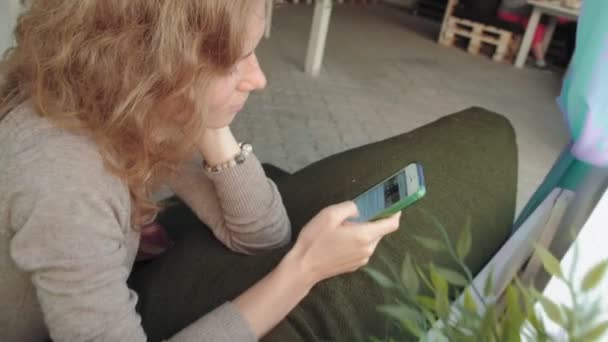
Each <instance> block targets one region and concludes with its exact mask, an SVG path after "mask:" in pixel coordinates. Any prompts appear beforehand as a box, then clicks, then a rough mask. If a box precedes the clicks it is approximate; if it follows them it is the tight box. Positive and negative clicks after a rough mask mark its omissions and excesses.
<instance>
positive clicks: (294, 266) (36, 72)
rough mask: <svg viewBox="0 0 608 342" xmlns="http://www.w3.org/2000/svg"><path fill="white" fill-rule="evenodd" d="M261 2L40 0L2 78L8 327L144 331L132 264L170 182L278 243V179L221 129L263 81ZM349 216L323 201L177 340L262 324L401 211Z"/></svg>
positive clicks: (242, 333) (100, 333)
mask: <svg viewBox="0 0 608 342" xmlns="http://www.w3.org/2000/svg"><path fill="white" fill-rule="evenodd" d="M264 3H265V1H263V0H255V1H252V0H234V1H225V0H205V1H202V0H182V1H168V0H161V1H149V0H85V1H65V0H38V1H33V2H32V4H31V8H30V9H29V10H28V11H27V12H26V13H25V14H24V15H23V16H22V17H21V18H20V20H19V24H18V27H17V29H16V38H17V45H16V47H15V48H14V49H13V50H12V51H10V53H9V54H8V55H7V56H6V57H5V59H4V61H3V72H2V73H3V77H4V80H3V83H2V85H1V88H0V89H1V96H2V98H1V104H0V106H1V113H2V114H1V118H2V119H1V121H0V165H2V174H1V176H0V229H1V232H2V234H1V241H2V246H3V248H2V250H1V251H0V252H1V258H0V260H1V261H0V262H1V267H2V270H3V271H2V273H3V274H2V280H3V281H2V283H1V285H0V293H1V294H2V298H1V300H2V304H3V307H5V308H12V309H9V310H6V309H5V310H2V313H0V328H2V329H1V330H0V339H2V340H6V341H8V340H23V341H30V340H40V339H43V338H45V337H47V336H50V338H52V339H53V340H55V341H77V340H93V341H144V340H146V333H145V332H144V329H143V328H142V325H141V323H140V320H141V319H140V317H139V315H138V313H137V312H136V309H135V305H136V302H137V295H136V294H135V293H134V292H133V291H132V290H130V289H129V287H128V286H127V278H128V276H129V273H130V270H131V268H132V266H133V261H134V258H135V254H136V252H137V248H138V242H139V235H140V230H141V227H142V226H143V225H144V224H146V223H148V222H150V221H151V220H152V219H153V218H154V217H155V214H156V213H157V212H158V211H159V207H158V205H156V204H155V203H154V202H153V201H152V199H151V194H152V193H153V192H154V191H155V190H157V189H158V188H159V187H160V186H162V185H163V184H168V185H169V186H171V188H172V189H173V190H174V191H175V192H176V193H177V194H178V196H179V197H180V198H181V199H182V200H183V201H184V202H185V203H187V204H188V206H190V208H191V209H192V210H193V211H194V212H195V213H196V214H197V216H198V217H199V218H200V220H202V221H203V222H204V223H206V224H207V226H209V228H210V229H211V230H212V232H213V234H214V235H215V236H216V237H217V239H218V240H219V241H221V242H222V243H223V244H224V245H225V246H227V247H228V248H230V249H231V250H233V251H235V252H238V253H244V254H253V253H256V252H259V251H263V250H268V249H274V248H277V247H280V246H284V245H286V244H288V242H289V241H290V237H291V229H290V223H289V219H288V217H287V215H286V211H285V208H284V206H283V204H282V202H281V196H280V195H279V193H278V191H277V188H276V186H275V185H274V183H273V182H272V181H269V180H268V179H266V177H265V175H264V172H263V169H262V168H261V166H260V163H259V162H258V160H257V159H256V158H255V156H254V155H253V154H252V153H251V147H250V146H249V145H247V144H238V143H237V140H236V139H235V137H234V136H233V135H232V133H231V131H230V128H229V125H230V123H231V122H232V121H233V119H234V118H235V116H236V114H237V113H238V112H239V111H240V110H241V108H242V107H243V106H244V104H245V101H246V100H247V97H248V95H249V94H250V93H251V92H252V91H255V90H259V89H262V88H264V86H265V84H266V79H265V76H264V74H263V72H262V70H261V69H260V66H259V64H258V61H257V58H256V55H255V47H256V45H257V44H258V43H259V41H260V39H261V37H262V35H263V31H264V24H265V19H264V17H263V16H264V14H263V13H264ZM201 157H202V159H204V163H203V165H200V163H197V162H196V161H194V160H197V159H199V158H201ZM355 216H357V208H356V207H355V205H354V204H353V203H352V202H344V203H340V204H337V205H333V206H329V207H327V208H325V209H323V210H321V212H319V213H318V215H316V216H315V217H314V218H313V219H312V220H310V222H309V223H308V224H306V225H305V226H304V228H303V229H302V231H301V233H300V234H299V237H298V239H297V241H296V242H295V244H294V245H293V247H292V248H291V249H290V250H289V252H288V253H287V254H286V255H285V256H284V257H283V258H282V260H281V261H280V262H279V263H278V264H277V265H276V267H275V268H274V269H273V270H272V271H271V272H270V273H269V274H267V275H266V276H265V277H263V278H262V279H261V280H260V281H258V282H257V283H256V284H254V285H253V286H251V287H250V288H249V289H248V290H246V291H244V292H243V293H241V294H240V295H238V296H236V297H235V298H234V299H233V300H231V301H227V302H225V303H224V304H222V305H220V306H219V307H217V308H216V309H215V310H213V311H211V312H210V313H208V314H206V315H204V316H203V317H201V318H200V319H199V320H197V321H195V322H193V323H192V324H190V325H189V326H186V327H185V328H184V329H182V330H181V331H178V332H177V333H176V334H175V335H174V336H173V337H172V338H171V340H175V341H190V340H197V341H199V340H210V341H224V340H225V341H253V340H256V339H258V338H260V337H261V336H263V335H264V334H266V333H267V332H268V331H269V330H270V329H271V328H272V327H273V326H275V325H276V324H277V323H278V322H279V321H281V320H282V319H283V318H284V317H285V315H287V313H288V312H289V311H290V310H291V309H292V308H294V306H296V304H297V303H298V302H299V301H300V300H301V299H302V298H304V297H305V296H306V295H307V293H308V292H309V291H310V289H311V288H312V287H313V286H314V285H315V284H317V283H318V282H320V281H322V280H324V279H327V278H330V277H333V276H335V275H338V274H342V273H346V272H351V271H354V270H356V269H358V268H360V267H361V266H363V265H365V264H366V263H367V262H368V260H369V258H370V256H371V255H372V253H373V252H374V249H375V248H376V246H377V244H378V242H379V240H380V239H381V238H382V237H383V236H384V235H386V234H389V233H391V232H393V231H395V230H396V229H397V228H398V225H399V215H396V216H395V217H392V218H389V219H386V220H383V221H378V222H375V223H364V224H355V223H350V222H348V219H349V218H352V217H355ZM226 266H229V265H226Z"/></svg>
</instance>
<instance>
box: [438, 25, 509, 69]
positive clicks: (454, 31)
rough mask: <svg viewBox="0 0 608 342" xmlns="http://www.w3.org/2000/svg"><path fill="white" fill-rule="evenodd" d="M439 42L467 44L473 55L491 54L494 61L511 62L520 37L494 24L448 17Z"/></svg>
mask: <svg viewBox="0 0 608 342" xmlns="http://www.w3.org/2000/svg"><path fill="white" fill-rule="evenodd" d="M445 25H446V27H445V29H444V30H443V32H442V34H441V37H440V38H439V43H440V44H443V45H446V46H458V43H459V42H463V41H464V44H465V48H466V50H467V51H468V52H469V53H471V54H473V55H482V54H485V55H489V57H491V58H492V59H493V60H494V61H497V62H509V61H511V60H512V58H513V57H514V51H516V50H517V46H518V45H519V44H518V42H519V38H518V37H516V36H515V35H514V34H513V33H512V32H510V31H507V30H503V29H500V28H497V27H494V26H488V25H484V24H482V23H478V22H474V21H470V20H466V19H462V18H458V17H453V16H452V17H448V18H446V23H445Z"/></svg>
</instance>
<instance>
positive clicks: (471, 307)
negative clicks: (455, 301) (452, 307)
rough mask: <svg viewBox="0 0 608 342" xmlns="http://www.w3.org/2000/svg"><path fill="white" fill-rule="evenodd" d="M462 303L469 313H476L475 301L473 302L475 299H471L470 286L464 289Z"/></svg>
mask: <svg viewBox="0 0 608 342" xmlns="http://www.w3.org/2000/svg"><path fill="white" fill-rule="evenodd" d="M463 305H464V308H465V309H466V310H467V311H469V312H470V313H477V303H475V299H473V295H472V294H471V288H470V287H468V288H467V289H466V290H464V299H463Z"/></svg>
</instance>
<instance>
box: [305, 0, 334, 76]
mask: <svg viewBox="0 0 608 342" xmlns="http://www.w3.org/2000/svg"><path fill="white" fill-rule="evenodd" d="M332 1H333V0H317V2H316V3H315V13H314V16H313V19H312V28H311V30H310V40H309V41H308V50H307V52H306V66H305V70H306V73H308V74H310V75H312V76H318V75H319V73H320V72H321V64H322V63H323V53H324V52H325V41H326V39H327V31H328V29H329V19H330V17H331V10H332Z"/></svg>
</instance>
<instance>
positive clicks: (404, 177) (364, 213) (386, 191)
mask: <svg viewBox="0 0 608 342" xmlns="http://www.w3.org/2000/svg"><path fill="white" fill-rule="evenodd" d="M425 194H426V185H425V183H424V174H423V172H422V165H420V164H419V163H412V164H410V165H408V166H407V167H405V168H404V169H403V170H401V171H399V172H397V173H395V174H394V175H392V176H390V177H389V178H387V179H386V180H384V181H382V182H380V183H378V184H376V185H375V186H373V187H372V188H371V189H369V190H367V191H365V192H364V193H363V194H361V195H360V196H358V197H357V198H355V199H354V202H355V204H356V205H357V208H358V209H359V217H357V218H356V219H352V221H355V222H367V221H375V220H379V219H382V218H386V217H389V216H391V215H393V214H396V213H397V212H399V211H401V210H403V209H405V208H407V207H408V206H410V205H411V204H413V203H414V202H416V201H418V200H419V199H421V198H422V197H424V195H425Z"/></svg>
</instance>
